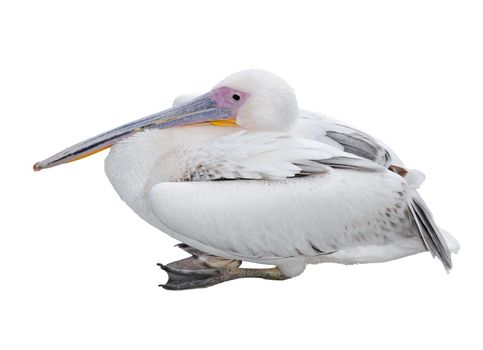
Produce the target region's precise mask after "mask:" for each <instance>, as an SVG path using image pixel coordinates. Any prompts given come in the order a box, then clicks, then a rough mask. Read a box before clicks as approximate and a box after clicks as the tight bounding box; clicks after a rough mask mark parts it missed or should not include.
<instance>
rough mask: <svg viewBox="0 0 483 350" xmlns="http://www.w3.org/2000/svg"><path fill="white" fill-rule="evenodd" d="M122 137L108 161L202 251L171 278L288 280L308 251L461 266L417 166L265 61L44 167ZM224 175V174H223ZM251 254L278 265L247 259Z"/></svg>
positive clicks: (326, 256)
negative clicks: (308, 105)
mask: <svg viewBox="0 0 483 350" xmlns="http://www.w3.org/2000/svg"><path fill="white" fill-rule="evenodd" d="M110 146H112V148H111V151H110V153H109V155H108V157H107V159H106V162H105V171H106V174H107V176H108V178H109V180H110V181H111V183H112V185H113V186H114V189H115V190H116V191H117V193H118V194H119V196H120V197H121V198H122V199H123V200H124V201H125V202H126V204H127V205H129V206H130V207H131V208H132V209H133V210H134V211H135V212H136V213H137V214H138V215H139V216H140V217H141V218H143V219H144V220H146V221H147V222H149V223H150V224H152V225H153V226H155V227H157V228H159V229H160V230H162V231H163V232H166V233H167V234H169V235H170V236H172V237H174V238H175V239H177V240H179V241H181V242H182V244H179V245H178V246H179V247H180V248H182V249H184V250H186V251H187V252H189V253H190V254H191V255H192V256H191V257H189V258H186V259H183V260H180V261H176V262H173V263H170V264H168V265H166V266H164V265H162V264H159V265H160V266H161V267H162V268H163V269H164V270H166V271H167V272H168V276H169V280H168V282H167V283H166V284H165V285H163V286H164V287H165V288H167V289H177V290H179V289H189V288H199V287H207V286H211V285H214V284H216V283H220V282H223V281H227V280H231V279H235V278H240V277H260V278H265V279H275V280H280V279H286V278H291V277H294V276H297V275H299V274H300V273H302V272H303V271H304V269H305V266H306V265H307V264H314V263H321V262H337V263H342V264H353V263H368V262H384V261H388V260H392V259H397V258H401V257H404V256H408V255H411V254H416V253H420V252H423V251H429V252H431V253H432V254H433V256H437V257H438V258H439V259H440V260H441V262H442V263H443V265H444V267H445V268H446V269H447V270H449V269H451V266H452V265H451V252H455V251H457V250H458V248H459V245H458V242H457V241H456V240H455V239H454V238H453V237H452V236H451V235H449V234H448V233H446V232H443V231H442V230H440V229H439V228H438V226H436V224H435V222H434V220H433V218H432V215H431V213H430V212H429V210H428V208H427V206H426V205H425V203H424V201H423V200H422V198H421V197H420V196H419V194H418V193H417V191H416V190H417V188H418V187H419V185H420V184H421V183H422V182H423V180H424V175H422V173H421V172H419V171H416V170H410V169H407V168H405V166H404V165H403V164H402V162H401V161H400V160H399V159H398V157H397V156H396V155H395V154H394V153H393V152H392V151H391V150H390V149H389V148H388V147H386V146H385V145H384V144H382V143H381V142H379V141H377V140H375V139H374V138H372V137H371V136H369V135H367V134H365V133H363V132H361V131H358V130H355V129H353V128H351V127H349V126H345V125H343V124H341V123H339V122H336V121H334V120H331V119H329V118H327V117H324V116H321V115H318V114H315V113H311V112H306V111H302V110H299V109H298V107H297V100H296V97H295V94H294V92H293V90H292V88H291V87H290V86H289V85H288V84H287V83H286V82H285V81H283V80H282V79H280V78H279V77H277V76H275V75H273V74H271V73H268V72H265V71H261V70H248V71H243V72H238V73H235V74H233V75H231V76H229V77H228V78H226V79H225V80H223V81H221V82H220V83H218V84H217V85H216V86H215V87H214V88H213V89H212V90H211V91H210V92H208V93H206V94H204V95H201V96H199V97H195V98H193V99H187V98H183V97H180V98H178V99H177V100H175V103H174V106H173V108H171V109H168V110H166V111H163V112H160V113H156V114H153V115H151V116H148V117H146V118H142V119H139V120H136V121H134V122H131V123H128V124H125V125H123V126H120V127H118V128H115V129H113V130H111V131H108V132H105V133H103V134H101V135H98V136H96V137H93V138H90V139H88V140H86V141H83V142H81V143H78V144H76V145H74V146H72V147H69V148H67V149H66V150H64V151H62V152H60V153H58V154H56V155H54V156H52V157H50V158H48V159H46V160H44V161H41V162H38V163H36V164H35V165H34V169H35V170H41V169H45V168H49V167H53V166H56V165H59V164H63V163H67V162H71V161H74V160H77V159H80V158H84V157H86V156H88V155H90V154H92V153H95V152H98V151H100V150H102V149H105V148H108V147H110ZM221 180H224V181H221ZM242 261H249V262H255V263H260V264H268V265H275V267H272V268H260V269H249V268H241V267H240V264H241V262H242Z"/></svg>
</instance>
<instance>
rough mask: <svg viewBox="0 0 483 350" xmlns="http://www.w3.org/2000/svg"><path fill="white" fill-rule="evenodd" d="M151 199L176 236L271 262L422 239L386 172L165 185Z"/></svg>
mask: <svg viewBox="0 0 483 350" xmlns="http://www.w3.org/2000/svg"><path fill="white" fill-rule="evenodd" d="M149 202H150V206H151V208H152V210H153V212H154V213H155V215H156V217H157V218H158V219H159V220H160V222H162V223H163V225H164V226H165V227H167V228H168V229H169V231H171V232H172V233H173V232H174V233H176V234H173V237H175V238H177V239H179V240H181V241H183V242H184V243H187V244H189V245H190V246H193V247H195V248H197V249H200V250H202V251H204V252H207V253H210V254H213V255H217V256H221V257H225V258H230V259H242V260H249V261H259V262H262V261H263V262H266V263H273V262H275V261H277V260H280V259H284V258H293V257H300V256H305V257H307V256H318V255H325V254H331V253H332V252H335V251H339V250H344V249H350V248H351V247H355V246H371V245H383V244H387V243H390V242H398V241H400V240H404V239H405V238H408V237H412V238H415V239H416V240H417V241H419V238H417V237H418V233H417V229H416V228H415V226H414V222H413V221H411V220H410V218H409V216H408V215H409V212H408V209H407V203H406V197H405V183H404V179H403V178H402V177H400V176H398V175H397V174H394V173H392V172H390V171H387V170H386V171H377V172H375V171H360V170H352V169H336V170H333V171H330V172H328V173H323V174H314V175H312V176H306V177H297V178H290V179H284V180H256V181H244V180H233V181H221V182H220V181H203V182H168V183H160V184H157V185H156V186H154V187H153V188H152V190H151V192H150V194H149ZM419 244H420V243H419Z"/></svg>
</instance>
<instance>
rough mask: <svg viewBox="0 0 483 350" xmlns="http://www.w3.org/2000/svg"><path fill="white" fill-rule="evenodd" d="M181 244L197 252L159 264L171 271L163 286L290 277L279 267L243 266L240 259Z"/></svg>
mask: <svg viewBox="0 0 483 350" xmlns="http://www.w3.org/2000/svg"><path fill="white" fill-rule="evenodd" d="M178 246H179V247H180V248H182V249H183V250H186V251H189V252H190V253H191V254H193V255H192V256H191V257H189V258H185V259H182V260H178V261H175V262H172V263H169V264H167V265H163V264H158V266H159V267H161V269H163V270H164V271H166V272H167V273H168V282H166V284H161V285H160V286H161V287H163V288H164V289H169V290H184V289H195V288H205V287H210V286H214V285H215V284H218V283H222V282H226V281H230V280H234V279H238V278H263V279H269V280H285V279H287V278H289V277H287V276H285V275H284V274H282V272H280V270H279V269H278V268H276V267H273V268H266V269H248V268H240V267H239V266H240V265H241V261H240V260H228V259H224V258H220V257H215V256H213V255H208V254H205V253H203V252H200V251H198V250H195V249H193V248H191V247H189V246H187V245H184V244H183V245H178Z"/></svg>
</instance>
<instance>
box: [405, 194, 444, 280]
mask: <svg viewBox="0 0 483 350" xmlns="http://www.w3.org/2000/svg"><path fill="white" fill-rule="evenodd" d="M409 204H410V205H409V208H410V209H411V212H412V214H413V217H414V219H415V220H416V224H417V226H418V230H419V232H420V235H421V238H422V240H423V242H424V245H425V246H426V249H427V250H428V251H429V252H430V253H431V254H432V255H433V256H436V257H437V258H438V259H439V260H441V262H442V263H443V265H444V267H445V269H446V271H449V270H451V268H452V266H453V265H452V262H451V253H450V251H449V249H448V246H447V245H446V241H445V239H444V237H443V234H442V233H441V231H440V230H439V228H438V226H437V225H436V223H435V222H434V219H433V216H432V215H431V212H430V211H429V209H428V207H427V206H426V203H424V201H423V199H422V198H421V196H420V195H419V194H417V192H414V195H413V196H412V197H411V198H410V200H409Z"/></svg>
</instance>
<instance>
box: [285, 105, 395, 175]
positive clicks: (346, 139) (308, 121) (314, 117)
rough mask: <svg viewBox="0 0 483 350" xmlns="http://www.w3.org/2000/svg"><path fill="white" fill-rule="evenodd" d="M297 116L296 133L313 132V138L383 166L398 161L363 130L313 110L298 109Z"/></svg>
mask: <svg viewBox="0 0 483 350" xmlns="http://www.w3.org/2000/svg"><path fill="white" fill-rule="evenodd" d="M299 116H300V121H301V122H300V123H299V125H297V128H298V130H297V131H296V132H295V133H296V134H297V133H299V134H304V135H305V136H309V135H308V134H313V135H312V138H314V139H318V140H319V141H321V142H325V143H330V144H334V143H335V144H336V145H337V146H338V147H339V148H340V149H342V150H343V151H345V152H347V153H351V154H354V155H356V156H359V157H362V158H366V159H369V160H371V161H373V162H376V163H377V164H379V165H382V166H384V167H387V166H389V165H391V164H394V163H399V160H398V159H397V157H395V156H394V155H393V154H392V152H391V150H390V149H388V148H387V147H386V146H385V145H383V144H382V142H380V141H378V140H376V139H374V138H373V137H372V136H370V135H369V134H366V133H365V132H363V131H360V130H357V129H355V128H352V127H350V126H347V125H343V124H341V123H339V122H337V121H335V120H333V119H330V118H328V117H325V116H323V115H320V114H316V113H313V112H308V111H300V114H299ZM297 128H296V129H297ZM395 158H396V159H395Z"/></svg>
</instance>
